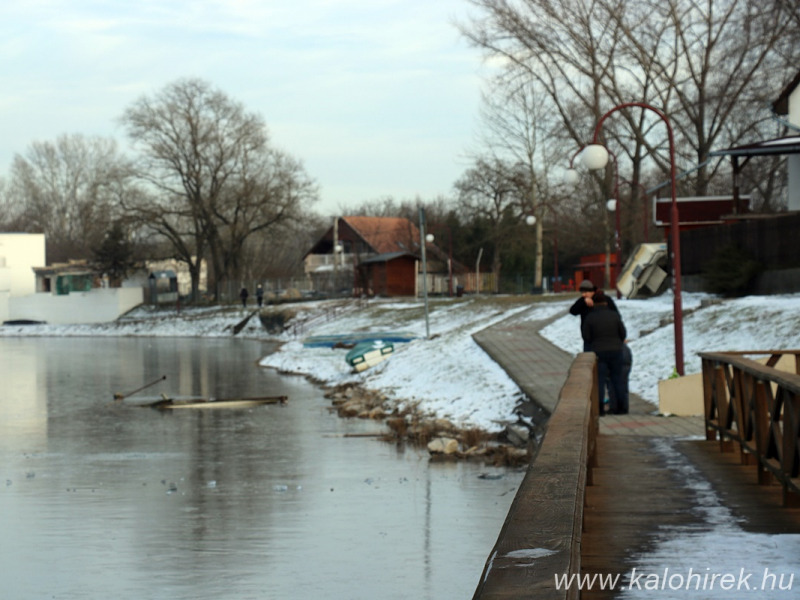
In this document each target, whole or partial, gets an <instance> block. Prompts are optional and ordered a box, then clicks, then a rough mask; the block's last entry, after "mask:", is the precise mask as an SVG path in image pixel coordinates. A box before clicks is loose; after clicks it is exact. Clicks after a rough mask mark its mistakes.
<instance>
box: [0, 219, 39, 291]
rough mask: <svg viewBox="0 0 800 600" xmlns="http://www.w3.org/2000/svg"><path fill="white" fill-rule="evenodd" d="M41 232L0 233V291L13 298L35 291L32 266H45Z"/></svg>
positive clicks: (34, 276)
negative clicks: (0, 273) (1, 272)
mask: <svg viewBox="0 0 800 600" xmlns="http://www.w3.org/2000/svg"><path fill="white" fill-rule="evenodd" d="M45 264H46V262H45V245H44V234H43V233H0V271H3V270H4V271H5V272H4V274H3V275H0V292H2V291H7V292H8V293H9V295H10V296H11V297H12V298H13V297H15V296H26V295H28V294H33V293H34V292H35V291H36V274H35V273H34V272H33V267H43V266H45Z"/></svg>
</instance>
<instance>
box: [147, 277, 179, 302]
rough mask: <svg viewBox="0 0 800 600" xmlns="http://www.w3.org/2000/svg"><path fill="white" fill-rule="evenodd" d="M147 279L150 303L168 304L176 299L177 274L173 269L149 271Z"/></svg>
mask: <svg viewBox="0 0 800 600" xmlns="http://www.w3.org/2000/svg"><path fill="white" fill-rule="evenodd" d="M147 280H148V283H149V293H150V304H170V303H172V302H177V301H178V276H177V275H176V274H175V271H171V270H163V271H151V272H150V275H148V277H147Z"/></svg>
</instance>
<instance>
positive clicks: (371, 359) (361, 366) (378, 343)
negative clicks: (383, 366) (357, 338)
mask: <svg viewBox="0 0 800 600" xmlns="http://www.w3.org/2000/svg"><path fill="white" fill-rule="evenodd" d="M393 352H394V344H392V343H391V342H387V341H384V340H373V341H370V342H361V343H360V344H356V346H355V347H354V348H353V349H352V350H350V352H348V353H347V355H346V356H345V360H346V361H347V364H349V365H350V366H352V367H353V368H354V369H355V370H356V371H359V372H360V371H364V370H366V369H369V368H370V367H372V366H374V365H377V364H378V363H379V362H381V361H384V360H386V359H387V358H389V356H390V355H391V354H392V353H393Z"/></svg>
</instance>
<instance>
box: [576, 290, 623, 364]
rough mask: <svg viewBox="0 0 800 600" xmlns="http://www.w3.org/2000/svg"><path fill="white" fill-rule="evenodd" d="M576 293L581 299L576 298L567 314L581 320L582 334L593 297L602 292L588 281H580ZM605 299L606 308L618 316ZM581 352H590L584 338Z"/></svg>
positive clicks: (612, 305) (612, 302) (612, 303)
mask: <svg viewBox="0 0 800 600" xmlns="http://www.w3.org/2000/svg"><path fill="white" fill-rule="evenodd" d="M578 291H579V292H580V293H581V297H580V298H578V299H577V300H576V301H575V303H574V304H573V305H572V306H570V308H569V312H570V314H572V315H575V316H576V317H580V318H581V332H583V323H584V322H585V321H586V315H588V314H589V313H590V312H591V311H592V307H594V303H595V299H594V297H595V295H597V294H602V293H603V291H602V290H598V289H597V287H596V286H595V285H594V284H593V283H592V282H591V281H589V280H588V279H584V280H583V281H581V284H580V285H579V286H578ZM606 299H607V300H608V308H610V309H611V310H612V311H614V312H615V313H617V314H619V309H618V308H617V305H616V304H615V303H614V301H613V300H612V299H611V298H609V297H608V296H606ZM583 351H584V352H591V348H589V344H588V343H587V342H586V339H585V338H584V340H583Z"/></svg>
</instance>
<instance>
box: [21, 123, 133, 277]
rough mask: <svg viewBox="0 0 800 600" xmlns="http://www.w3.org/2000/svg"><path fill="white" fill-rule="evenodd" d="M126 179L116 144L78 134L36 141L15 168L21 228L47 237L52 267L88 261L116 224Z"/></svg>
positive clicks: (122, 160)
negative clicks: (65, 263)
mask: <svg viewBox="0 0 800 600" xmlns="http://www.w3.org/2000/svg"><path fill="white" fill-rule="evenodd" d="M126 175H127V170H126V166H125V161H124V159H123V158H122V157H121V156H120V155H119V154H118V153H117V149H116V144H115V142H114V141H113V140H109V139H104V138H87V137H84V136H82V135H79V134H75V135H63V136H61V137H59V138H58V139H57V140H56V141H55V142H35V143H33V144H32V145H31V147H30V148H29V150H28V151H27V153H26V154H25V156H22V155H19V154H18V155H16V156H15V157H14V161H13V163H12V166H11V178H10V182H9V188H8V190H7V193H8V199H9V204H10V205H11V207H13V213H14V219H15V222H16V225H17V226H18V227H19V228H21V229H23V230H24V231H28V232H39V233H44V234H45V236H46V240H47V255H48V260H49V261H50V262H58V261H65V260H67V259H80V258H86V259H88V258H90V257H91V256H92V249H93V248H94V247H95V246H96V245H97V244H99V243H100V242H101V241H102V240H103V238H104V236H105V234H106V232H107V231H108V229H109V227H110V225H111V223H112V221H113V220H114V217H115V213H116V212H117V209H118V200H119V194H124V193H126V192H125V190H126V183H125V180H126Z"/></svg>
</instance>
